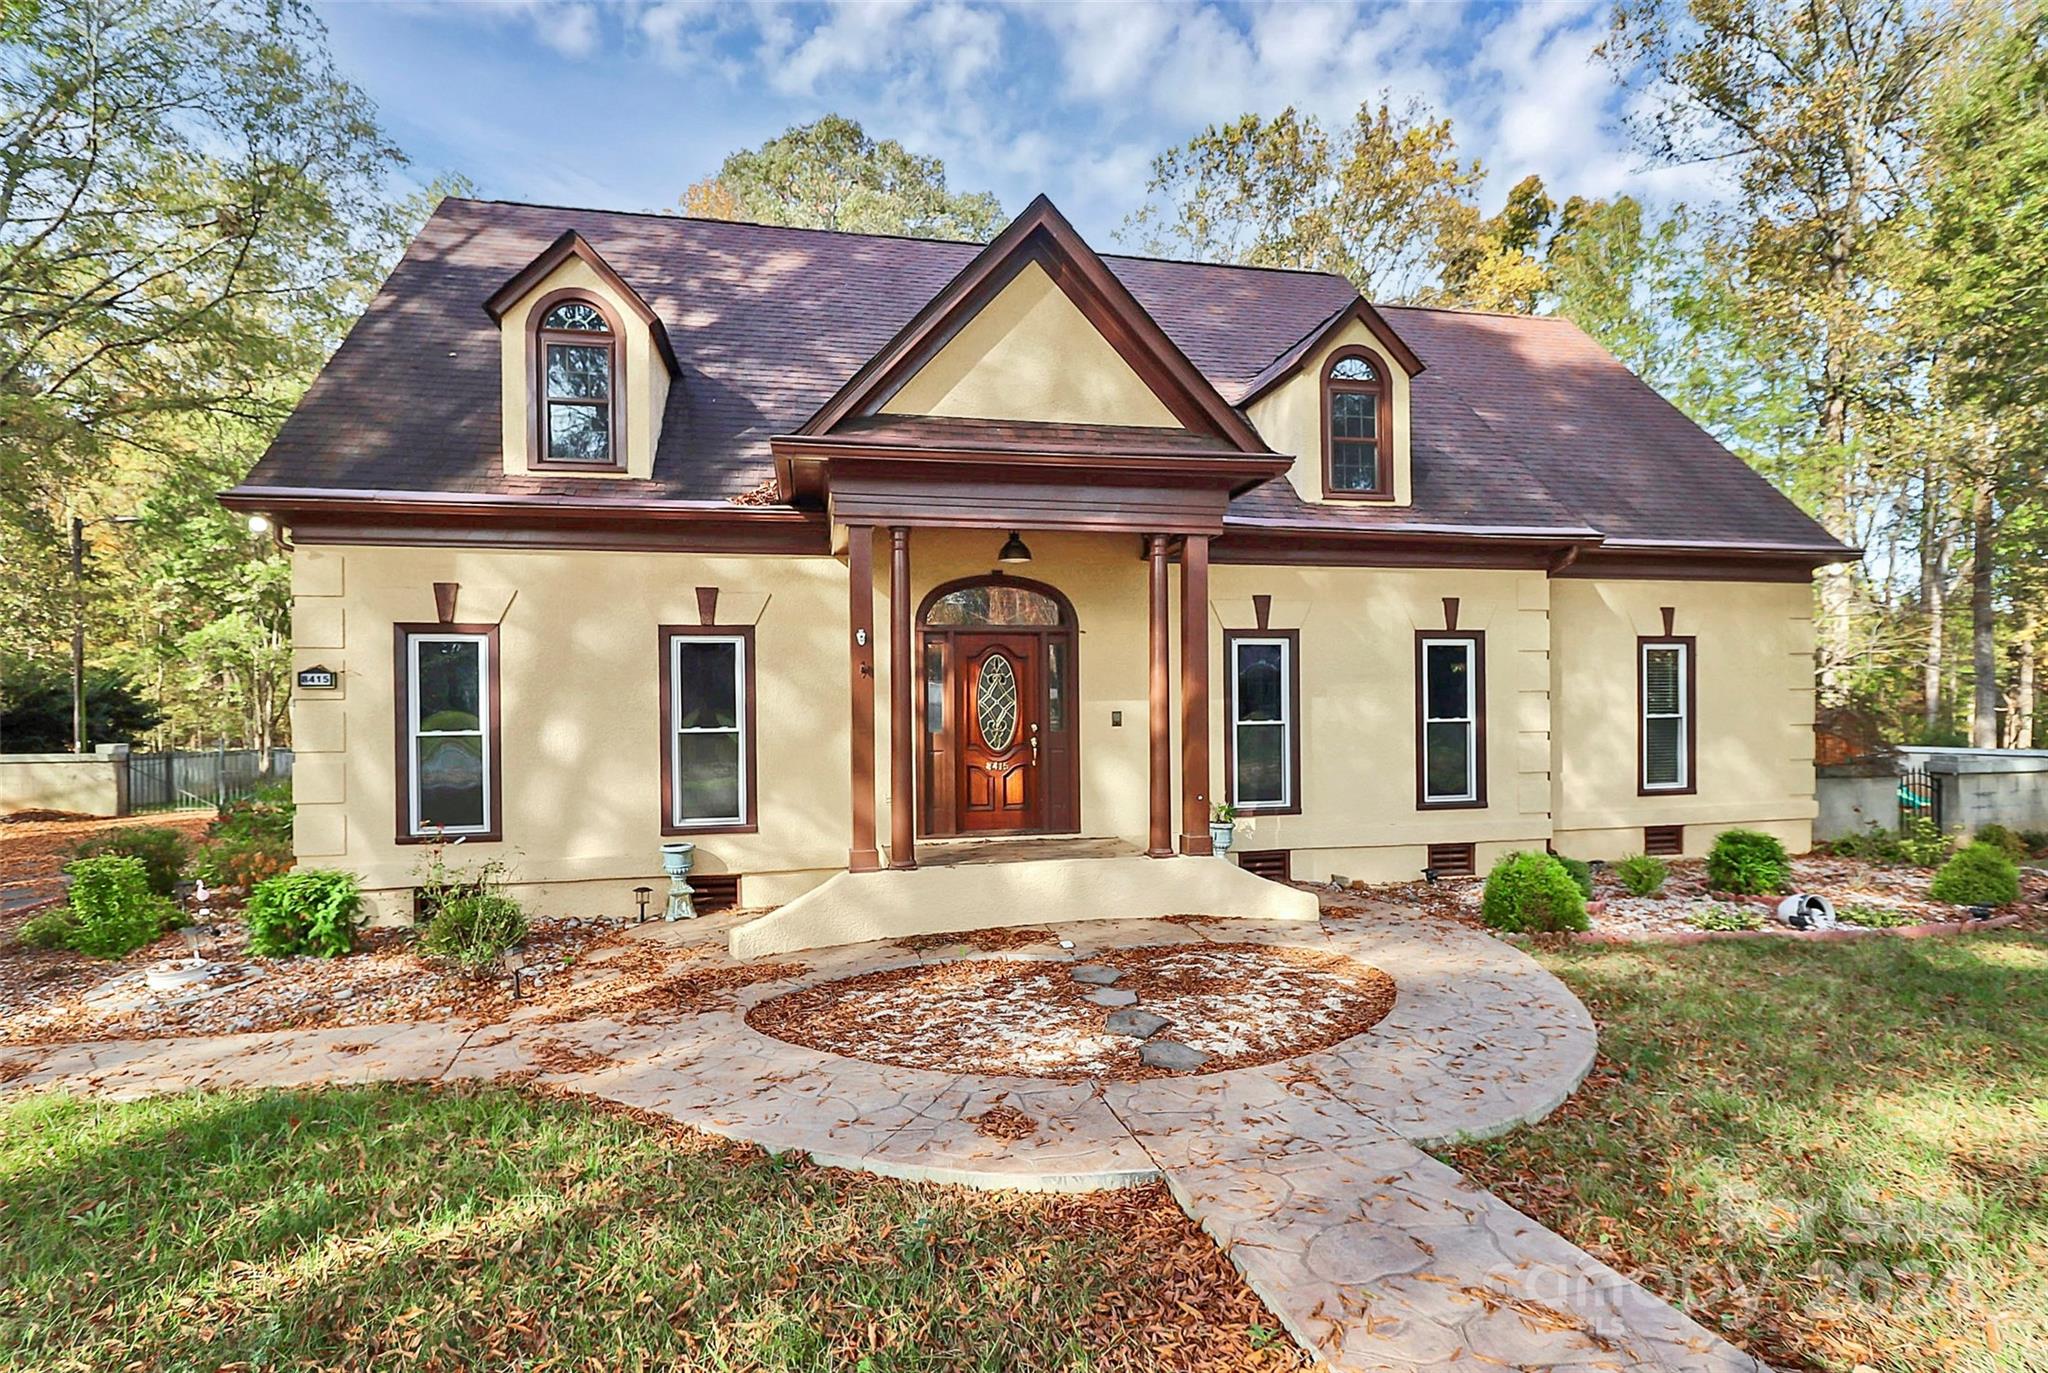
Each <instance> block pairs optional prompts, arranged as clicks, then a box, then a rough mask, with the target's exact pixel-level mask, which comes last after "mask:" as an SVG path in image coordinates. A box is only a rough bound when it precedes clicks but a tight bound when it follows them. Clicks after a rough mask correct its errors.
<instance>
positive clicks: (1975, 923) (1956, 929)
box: [1570, 911, 2025, 948]
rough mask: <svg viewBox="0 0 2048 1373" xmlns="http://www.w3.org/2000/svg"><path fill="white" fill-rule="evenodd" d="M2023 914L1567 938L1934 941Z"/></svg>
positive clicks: (1681, 942) (1622, 941)
mask: <svg viewBox="0 0 2048 1373" xmlns="http://www.w3.org/2000/svg"><path fill="white" fill-rule="evenodd" d="M2023 914H2025V912H2023V911H2007V912H2006V913H2005V914H2004V915H1994V916H1992V917H1991V918H1990V919H1989V920H1930V921H1927V922H1926V923H1924V924H1919V925H1891V926H1887V927H1885V928H1882V929H1863V928H1861V927H1857V928H1842V927H1839V926H1838V927H1836V928H1835V929H1832V930H1795V929H1791V928H1790V927H1787V926H1782V925H1781V926H1765V927H1764V928H1763V929H1760V930H1669V931H1664V930H1643V931H1640V932H1638V933H1635V934H1618V933H1615V932H1612V931H1607V932H1602V931H1599V930H1583V931H1577V932H1574V933H1573V934H1572V935H1571V937H1570V938H1571V942H1572V943H1574V944H1605V945H1626V944H1662V945H1667V946H1673V947H1679V948H1683V947H1685V946H1687V945H1691V944H1708V943H1713V942H1715V941H1717V940H1722V939H1800V940H1806V941H1808V942H1810V943H1819V944H1838V943H1841V942H1843V941H1845V940H1852V939H1867V938H1869V937H1870V936H1872V935H1891V936H1893V937H1894V938H1898V939H1937V938H1946V937H1947V936H1950V935H1964V934H1988V933H1990V932H1991V931H1992V930H2003V929H2008V928H2010V927H2011V926H2013V925H2016V924H2018V923H2019V920H2020V917H2021V916H2022V915H2023Z"/></svg>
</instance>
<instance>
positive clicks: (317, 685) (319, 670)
mask: <svg viewBox="0 0 2048 1373" xmlns="http://www.w3.org/2000/svg"><path fill="white" fill-rule="evenodd" d="M340 683H341V674H340V673H339V672H336V671H335V670H334V669H333V668H331V667H302V668H300V669H299V690H301V691H332V690H334V688H335V687H336V686H338V685H340Z"/></svg>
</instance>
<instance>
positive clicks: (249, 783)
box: [127, 748, 292, 815]
mask: <svg viewBox="0 0 2048 1373" xmlns="http://www.w3.org/2000/svg"><path fill="white" fill-rule="evenodd" d="M291 775H292V751H291V750H290V749H288V748H274V749H255V748H217V749H211V750H208V749H173V750H171V751H169V752H165V753H131V754H129V755H128V787H127V796H128V807H127V810H128V813H129V814H131V815H141V814H145V813H147V812H149V811H162V810H202V809H206V808H209V807H213V808H217V807H220V806H224V805H226V804H228V802H230V801H240V800H243V799H244V798H246V797H249V796H253V795H255V793H256V792H257V791H258V790H260V789H261V788H263V787H265V786H268V785H269V784H271V783H272V782H281V781H284V780H286V779H288V778H289V777H290V776H291Z"/></svg>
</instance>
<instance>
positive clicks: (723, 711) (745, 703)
mask: <svg viewBox="0 0 2048 1373" xmlns="http://www.w3.org/2000/svg"><path fill="white" fill-rule="evenodd" d="M664 637H665V639H666V645H665V652H664V655H663V658H664V661H663V664H662V669H663V671H662V675H663V677H664V678H665V680H664V682H663V684H662V686H663V693H664V697H665V702H664V705H665V708H664V710H663V712H662V717H663V722H664V725H665V727H666V732H667V735H668V737H667V740H666V746H667V750H668V757H667V759H666V764H667V766H666V768H665V769H664V772H665V774H666V781H667V786H666V787H665V788H664V790H665V792H666V793H667V799H666V814H665V816H664V824H665V828H667V829H669V830H671V831H685V830H700V829H718V830H732V829H742V828H747V827H750V826H751V825H752V824H753V822H754V796H753V791H754V776H753V774H754V765H753V748H754V740H753V684H754V678H753V654H752V647H753V645H752V636H751V634H749V633H746V632H743V631H734V630H720V629H716V628H706V629H702V630H695V631H692V630H685V629H681V628H674V629H670V630H669V631H668V632H667V633H666V634H665V636H664Z"/></svg>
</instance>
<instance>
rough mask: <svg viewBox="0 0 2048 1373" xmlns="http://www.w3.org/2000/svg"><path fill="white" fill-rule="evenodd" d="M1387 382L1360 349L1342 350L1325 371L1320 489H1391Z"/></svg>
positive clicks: (1378, 492)
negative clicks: (1321, 478) (1388, 457)
mask: <svg viewBox="0 0 2048 1373" xmlns="http://www.w3.org/2000/svg"><path fill="white" fill-rule="evenodd" d="M1387 422H1388V414H1387V384H1386V377H1385V375H1384V373H1383V372H1382V371H1381V369H1380V365H1379V363H1378V362H1377V361H1376V360H1375V359H1373V358H1372V357H1371V356H1370V355H1368V354H1367V353H1365V352H1364V351H1363V350H1358V349H1354V350H1350V351H1347V352H1344V353H1340V354H1338V355H1337V357H1336V358H1335V359H1334V360H1332V361H1331V363H1330V366H1329V370H1328V371H1327V372H1325V373H1324V374H1323V426H1324V432H1323V490H1324V493H1325V494H1326V495H1330V496H1348V497H1353V498H1360V497H1363V498H1370V499H1382V500H1383V499H1386V498H1387V497H1389V496H1391V495H1392V494H1393V491H1392V482H1391V480H1390V478H1389V473H1388V463H1387V461H1386V453H1387V444H1386V439H1387Z"/></svg>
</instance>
